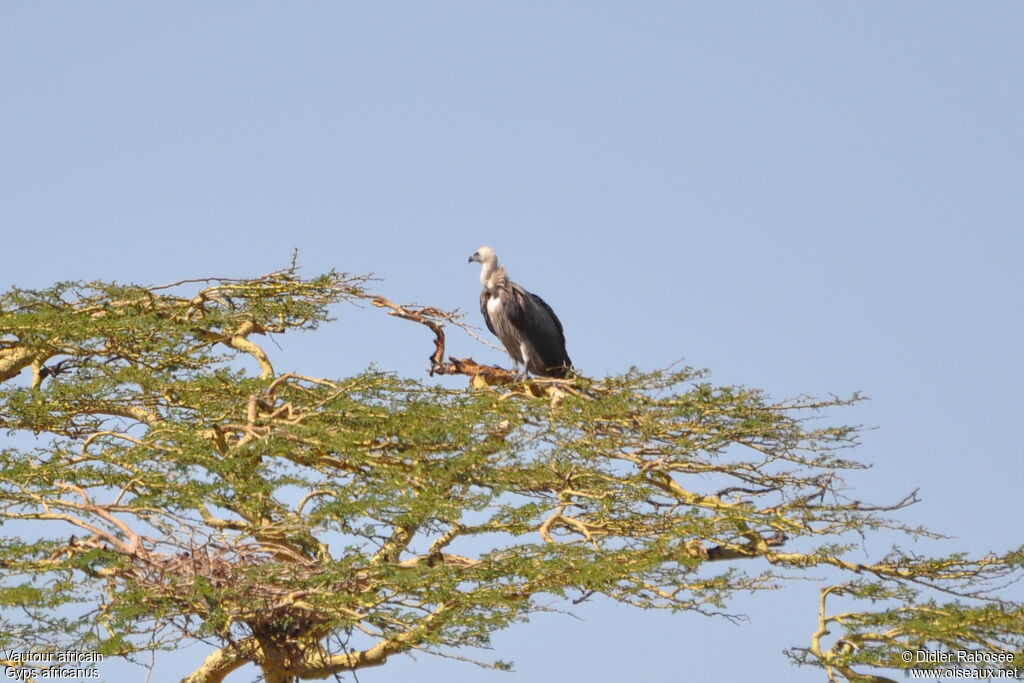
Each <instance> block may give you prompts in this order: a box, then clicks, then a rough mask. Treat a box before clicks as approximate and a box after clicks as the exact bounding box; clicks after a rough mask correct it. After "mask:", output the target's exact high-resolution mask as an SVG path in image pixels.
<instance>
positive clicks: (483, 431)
mask: <svg viewBox="0 0 1024 683" xmlns="http://www.w3.org/2000/svg"><path fill="white" fill-rule="evenodd" d="M365 286H366V280H365V279H363V278H358V277H349V276H345V275H341V274H337V273H329V274H326V275H323V276H320V277H316V278H313V279H302V278H301V277H299V275H298V274H297V273H296V271H295V270H294V269H290V270H287V271H283V272H278V273H274V274H271V275H268V276H264V277H260V278H255V279H246V280H229V279H210V280H193V281H183V282H178V283H174V284H173V285H167V286H164V287H148V288H147V287H140V286H134V285H118V284H111V283H100V282H93V283H61V284H58V285H56V286H54V287H52V288H50V289H47V290H44V291H26V290H20V289H13V290H11V291H9V292H8V293H7V294H5V295H3V297H2V298H0V316H2V318H0V382H3V384H0V426H2V427H3V429H5V430H6V431H7V434H8V435H9V436H12V437H14V439H13V441H9V444H8V446H7V447H6V448H4V449H3V450H2V451H0V523H3V524H5V533H6V534H7V535H5V536H4V537H3V538H2V541H0V542H2V544H3V548H2V559H0V573H2V576H3V578H2V581H0V605H2V607H3V608H4V611H3V623H2V624H0V648H3V649H5V650H14V651H26V650H36V651H53V650H65V649H68V648H74V649H79V650H91V651H96V652H100V653H103V654H106V655H114V656H123V657H129V658H131V657H134V656H137V655H139V654H140V653H143V652H147V651H152V650H160V649H173V648H176V647H179V646H181V645H182V644H185V643H187V642H189V641H193V640H196V639H202V640H205V641H207V642H212V643H214V644H215V645H216V648H215V649H214V651H213V652H212V654H210V655H209V657H208V658H207V659H206V660H205V661H204V662H197V665H196V668H195V670H194V672H193V673H192V674H191V675H190V676H188V677H187V678H186V679H185V681H188V682H189V683H215V682H219V681H223V680H225V678H226V677H227V676H228V675H229V674H231V672H233V671H235V670H237V669H239V668H240V667H242V666H244V665H245V664H247V663H250V662H251V663H255V664H256V665H257V666H258V667H259V668H260V669H261V671H262V673H263V676H264V678H265V680H266V681H268V682H270V683H284V682H287V681H295V680H300V679H302V680H304V679H317V678H324V677H327V676H331V675H334V676H337V675H339V674H341V673H343V672H347V671H352V670H355V669H359V668H361V667H368V666H374V665H379V664H383V663H384V662H385V661H386V660H387V658H388V657H389V656H391V655H393V654H396V653H400V652H403V651H408V650H418V651H426V652H434V653H438V654H442V655H453V654H457V653H459V652H460V651H461V649H463V648H472V647H476V646H486V645H487V643H488V638H489V636H490V634H491V633H493V632H494V631H496V630H498V629H501V628H504V627H506V626H508V625H510V624H512V623H515V622H518V621H523V620H524V619H525V618H526V617H527V616H528V615H529V614H530V613H531V612H533V611H536V610H538V609H541V607H540V605H541V603H542V601H544V602H547V601H550V600H551V598H552V596H554V597H556V598H559V599H563V600H565V601H566V602H576V603H578V602H580V601H582V600H587V599H591V598H594V597H597V596H605V597H606V598H611V599H613V600H617V601H620V602H623V603H627V604H630V605H634V606H637V607H640V608H644V609H672V610H689V611H696V612H700V613H703V614H709V615H711V614H726V613H727V610H728V605H729V603H730V600H731V599H732V597H733V595H734V594H735V593H736V592H737V591H754V590H761V589H769V588H773V587H775V586H776V585H777V584H778V583H780V582H781V581H783V580H784V579H786V578H790V577H801V576H805V575H806V574H807V573H808V572H815V571H818V572H823V571H827V572H829V573H830V574H831V575H837V574H838V575H840V578H839V580H838V581H837V582H835V583H834V585H831V586H829V587H828V588H826V589H824V590H823V591H822V598H821V603H820V605H818V606H814V605H809V606H808V625H809V628H808V631H809V632H811V634H812V635H811V638H810V642H809V643H808V644H807V645H805V646H803V647H796V648H794V649H792V650H790V651H789V654H790V656H791V657H792V658H793V659H794V660H795V661H797V662H798V663H802V664H812V665H816V666H819V667H822V668H823V669H824V670H825V671H826V672H827V674H828V677H829V678H830V679H831V680H850V681H866V680H874V681H882V680H888V679H885V678H882V677H881V676H880V675H878V674H877V671H878V669H879V668H889V669H894V668H900V667H903V666H905V664H904V663H903V661H902V659H901V657H900V655H901V653H902V651H903V650H906V649H911V650H914V649H920V648H930V649H956V648H968V649H970V648H975V649H977V648H981V649H986V650H990V651H1009V652H1013V653H1019V652H1020V649H1021V642H1022V640H1021V636H1022V632H1024V613H1022V610H1021V606H1020V605H1019V604H1016V603H1014V602H1011V601H1008V600H1005V599H1000V598H999V596H998V594H996V593H993V592H991V590H990V588H991V586H992V585H993V582H995V583H1005V582H1006V581H1008V580H1013V579H1014V578H1016V576H1017V575H1018V572H1019V570H1020V567H1021V563H1022V552H1021V551H1019V550H1018V551H1016V552H1011V553H1006V554H1002V555H991V556H986V557H981V558H975V559H970V558H967V557H965V556H963V555H952V556H949V557H944V558H929V557H920V556H916V555H914V554H911V553H908V552H902V551H899V550H894V551H893V552H891V553H890V554H888V555H887V556H885V557H882V558H879V559H878V560H877V561H875V562H873V563H860V562H855V561H852V560H850V559H847V557H848V556H849V554H850V551H851V550H852V549H854V548H855V547H857V546H858V543H857V541H858V539H859V538H862V537H863V536H864V535H866V534H872V533H873V532H877V531H879V530H891V532H896V533H906V534H908V535H915V536H916V535H930V532H928V531H927V530H925V529H922V528H909V527H906V526H903V525H902V524H899V523H896V522H894V521H892V520H891V519H889V518H888V517H887V512H890V511H892V510H895V509H898V508H903V507H906V506H907V505H909V504H911V503H912V502H914V500H915V497H914V495H913V494H911V495H909V496H907V497H906V498H904V499H903V500H901V501H897V502H895V503H893V504H891V505H882V506H872V505H868V504H866V503H863V502H860V501H857V500H854V499H852V498H850V497H848V496H847V495H846V494H845V493H844V487H843V482H842V478H841V475H842V474H843V473H844V472H848V471H851V470H857V469H861V468H863V467H864V465H862V464H861V463H859V462H857V461H855V460H852V459H849V458H848V457H845V453H846V452H847V449H848V448H849V447H851V446H853V445H854V444H855V443H856V439H857V431H856V429H854V428H851V427H845V426H839V427H836V426H815V425H816V423H815V422H812V421H811V418H815V417H816V416H819V414H820V412H821V411H823V410H826V409H833V408H838V407H840V406H844V405H847V404H849V403H851V402H853V401H855V400H857V397H852V398H851V399H848V400H840V399H830V400H823V401H819V400H813V399H808V398H797V399H794V400H787V401H781V402H778V401H773V400H771V399H770V398H769V397H767V396H766V395H765V394H763V393H762V392H759V391H756V390H750V389H744V388H738V387H722V386H714V385H712V384H711V383H709V382H708V381H707V378H706V377H705V376H704V375H703V373H701V372H696V371H693V370H691V369H676V370H666V371H652V372H641V371H637V370H634V371H631V372H628V373H626V374H624V375H622V376H617V377H607V378H604V379H600V380H591V379H586V378H583V377H577V378H574V379H572V380H568V381H554V380H545V381H540V380H534V381H531V382H526V383H524V382H519V381H516V380H515V379H514V377H513V376H512V375H511V374H510V373H508V372H506V371H503V370H501V369H500V368H493V367H488V366H482V365H479V364H476V363H474V362H473V361H472V360H470V359H457V358H448V359H445V357H444V353H445V329H446V326H447V329H451V325H453V324H454V325H459V323H458V321H457V320H456V318H455V316H453V315H452V314H449V313H446V312H443V311H439V310H436V309H432V308H411V307H405V306H399V305H397V304H395V303H392V302H391V301H389V300H387V299H383V298H381V297H377V296H374V295H372V294H371V293H369V292H368V291H367V290H366V289H365ZM189 288H192V289H191V291H188V293H184V294H183V293H182V292H185V291H186V290H188V289H189ZM195 290H198V291H195ZM342 301H350V302H360V301H367V302H370V303H373V304H374V305H376V306H378V307H380V308H382V309H384V310H385V311H387V312H388V313H389V314H391V315H395V316H398V317H401V318H405V319H407V320H410V321H413V322H417V323H422V324H423V325H426V326H427V327H429V328H430V329H431V330H432V331H433V333H434V337H435V339H434V344H435V346H434V352H433V354H432V355H431V371H432V373H448V374H463V375H467V376H468V377H470V378H471V382H470V387H468V388H466V389H450V388H444V387H442V386H437V385H436V384H433V383H428V382H423V381H417V380H411V379H403V378H399V377H396V376H394V375H393V374H390V373H386V372H378V371H374V370H371V371H367V372H364V373H362V374H359V375H357V376H353V377H348V378H344V379H334V378H321V377H311V376H302V375H298V374H294V373H289V372H280V371H279V369H277V368H275V367H274V365H273V364H272V362H271V359H270V357H269V356H268V354H267V353H266V351H265V349H264V348H263V347H262V346H260V345H259V344H257V343H256V342H255V341H254V338H258V337H260V336H269V335H282V334H284V333H289V332H298V331H311V330H314V329H316V328H317V327H318V326H319V324H320V323H323V322H325V321H327V320H328V319H329V318H328V307H329V306H330V305H332V304H335V303H338V302H342ZM331 329H332V332H327V333H328V334H330V333H333V330H334V329H335V328H331ZM409 329H410V330H411V329H412V328H409ZM344 343H345V342H344V335H339V336H338V341H337V344H338V345H339V347H341V346H343V345H344ZM246 358H249V359H251V360H252V361H255V364H253V363H252V362H248V363H245V362H242V361H243V360H244V359H246ZM252 367H255V368H258V372H254V371H252V369H251V368H252ZM26 435H30V436H31V437H32V438H31V440H29V439H28V438H26ZM11 444H16V445H11ZM887 533H888V532H887ZM842 575H847V576H846V578H842ZM841 596H842V597H846V598H860V599H866V600H869V601H871V602H872V603H873V604H872V606H871V609H867V610H865V611H862V612H849V611H848V612H845V613H842V614H832V613H831V612H830V605H831V603H830V602H829V601H830V600H834V599H835V598H837V597H841ZM815 607H817V608H818V610H817V612H818V613H817V627H816V628H815V627H814V625H813V624H814V619H815V616H814V614H815ZM481 663H484V662H481ZM484 664H487V665H490V666H495V667H499V668H501V667H507V666H508V665H507V664H505V663H503V662H500V661H497V662H490V663H484ZM1019 665H1020V655H1019V654H1018V655H1017V661H1016V662H1010V663H1004V664H1003V665H1002V666H1019Z"/></svg>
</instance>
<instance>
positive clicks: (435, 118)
mask: <svg viewBox="0 0 1024 683" xmlns="http://www.w3.org/2000/svg"><path fill="white" fill-rule="evenodd" d="M1021 35H1024V5H1022V4H1021V3H1019V2H1010V1H1004V2H987V3H962V2H940V1H929V2H923V1H918V2H914V1H908V2H901V3H881V2H858V3H822V2H811V1H806V2H779V3H754V2H731V3H694V2H665V3H659V2H648V3H639V4H632V5H627V4H626V3H606V2H588V3H583V2H561V3H535V2H522V3H469V2H459V3H456V2H435V3H411V2H396V3H387V4H384V3H362V4H355V3H329V2H303V3H291V4H288V5H281V4H279V3H267V2H250V3H244V4H243V3H216V4H212V3H203V2H181V3H163V4H160V5H158V4H155V3H129V2H94V3H13V2H11V3H5V4H4V5H3V7H2V8H0V94H2V101H3V104H2V106H0V149H2V156H0V229H2V233H0V234H2V241H0V245H2V253H3V258H2V260H0V281H2V282H0V284H2V285H3V287H5V288H6V287H8V286H10V285H19V286H22V287H42V286H46V285H48V284H50V283H52V282H54V281H56V280H66V279H77V278H83V279H97V278H99V279H115V280H121V281H135V282H140V283H144V284H159V283H163V282H168V281H174V280H178V279H181V278H185V277H196V276H208V275H217V276H245V275H257V274H260V273H264V272H268V271H271V270H275V269H277V268H281V267H284V266H286V265H287V264H288V262H289V259H290V256H291V252H292V250H293V249H295V248H297V249H299V262H300V263H301V265H302V266H303V268H304V270H305V272H306V273H308V274H310V275H312V274H315V273H318V272H321V271H323V270H326V269H330V268H337V269H339V270H344V271H349V272H359V273H362V272H373V273H376V274H377V275H379V276H380V277H382V278H384V280H383V282H381V283H379V287H378V289H379V291H380V292H381V293H383V294H385V295H387V296H389V297H391V298H393V299H395V300H398V301H403V302H418V303H423V304H431V305H437V306H441V307H447V308H461V309H462V310H463V311H466V312H467V315H468V319H469V320H470V321H471V322H473V323H475V324H480V325H481V326H482V323H481V320H480V318H479V313H478V311H477V308H476V307H477V296H478V290H479V284H478V281H477V275H478V267H477V266H476V265H473V266H469V265H467V264H466V259H467V257H468V256H469V255H470V254H471V253H472V252H473V251H474V250H475V249H476V248H477V247H478V246H480V245H482V244H489V245H490V246H492V247H494V248H495V250H496V251H497V252H498V254H499V256H500V257H501V259H502V261H503V263H504V265H506V267H507V268H508V270H509V272H510V274H511V276H512V277H513V278H514V279H516V280H517V281H519V282H520V283H522V284H523V285H525V286H526V287H527V288H529V289H531V290H533V291H535V292H537V293H539V294H541V295H542V296H544V298H545V299H546V300H547V301H548V302H549V303H550V304H551V305H552V306H553V307H554V309H555V310H556V311H557V312H558V315H559V317H560V318H561V319H562V322H563V323H564V326H565V329H566V337H567V341H568V345H569V352H570V354H571V356H572V358H573V360H574V361H575V363H576V365H577V366H578V367H579V368H580V369H581V371H582V372H584V373H585V374H588V375H593V376H601V375H605V374H608V373H616V372H620V371H622V370H625V369H626V368H628V367H630V366H631V365H637V366H640V367H642V368H653V367H662V366H665V365H667V364H669V363H671V362H673V361H676V360H678V359H684V360H685V362H686V363H688V364H691V365H694V366H698V367H707V368H709V369H711V371H712V373H713V379H714V380H716V381H718V382H721V383H738V384H744V385H747V386H753V387H760V388H763V389H765V390H767V391H768V392H770V393H771V394H772V395H774V396H777V397H780V398H781V397H785V396H790V395H794V394H799V393H811V394H818V395H825V394H828V393H830V392H831V393H836V394H840V395H846V394H849V393H851V392H852V391H854V390H863V391H864V392H865V393H866V394H867V395H869V396H870V397H871V398H872V401H871V402H870V403H866V404H861V405H859V406H857V407H855V408H852V409H848V410H846V411H840V412H837V413H835V414H834V415H833V416H832V417H833V419H834V420H835V421H837V422H853V423H858V424H865V425H868V426H872V427H877V428H878V429H875V430H872V431H869V432H867V433H866V434H865V437H864V445H863V447H862V448H860V449H859V451H858V452H857V455H858V457H860V458H861V459H863V460H865V461H869V462H872V463H874V464H875V467H874V468H873V469H872V470H870V471H868V472H865V473H862V474H861V475H859V476H858V477H857V478H856V479H855V480H854V481H853V482H852V483H853V484H854V486H855V490H856V491H857V492H858V493H860V494H861V495H862V496H864V497H866V498H869V499H872V500H875V501H878V502H885V501H889V500H892V499H893V498H895V497H899V496H901V495H902V494H903V493H906V492H907V491H909V490H911V489H913V488H916V487H919V486H920V487H921V495H922V497H923V499H924V501H923V502H922V503H921V504H920V505H918V506H916V507H915V508H913V509H912V510H910V511H908V512H906V513H904V515H903V518H904V519H906V520H907V521H913V522H923V523H926V524H928V525H929V526H931V527H933V528H934V529H936V530H939V531H943V532H946V533H949V534H950V535H952V536H954V537H956V538H955V540H953V541H951V542H950V543H949V544H948V546H946V548H947V550H948V551H953V550H959V549H964V550H969V551H972V552H975V553H981V552H984V551H987V550H1000V549H1005V548H1009V547H1013V546H1016V545H1019V544H1020V543H1021V536H1020V521H1019V520H1020V506H1019V504H1016V503H1017V501H1016V497H1017V496H1019V482H1020V480H1021V476H1022V474H1024V472H1022V470H1024V465H1022V457H1021V456H1022V455H1024V453H1022V446H1021V442H1020V437H1019V425H1020V424H1021V419H1020V416H1019V411H1020V405H1021V401H1020V388H1021V387H1022V386H1024V363H1022V361H1021V357H1020V349H1021V347H1022V341H1024V340H1022V337H1024V334H1022V322H1021V293H1022V291H1024V269H1022V268H1021V266H1020V263H1021V260H1022V256H1024V253H1022V252H1024V248H1022V247H1024V237H1022V235H1024V124H1022V120H1024V119H1022V116H1021V112H1022V109H1024V93H1022V90H1024V88H1022V79H1021V75H1020V69H1021V64H1024V46H1022V43H1021ZM338 317H339V320H338V322H336V323H333V324H331V325H329V326H326V327H324V328H322V329H321V330H320V331H319V332H318V333H316V334H315V335H312V336H307V337H306V338H302V337H299V338H294V339H289V338H287V337H285V338H284V339H282V340H280V343H281V344H282V347H283V350H276V349H273V353H274V357H275V359H276V360H277V365H278V368H279V369H295V370H300V371H306V372H315V373H318V374H321V375H326V376H345V375H347V374H351V373H355V372H358V371H359V370H361V369H363V368H365V367H366V366H367V365H369V364H371V363H375V364H377V365H378V366H379V367H381V368H385V369H391V370H395V371H397V372H399V373H402V374H405V375H409V376H414V377H421V378H422V377H424V374H423V370H424V368H425V365H426V360H425V358H426V355H427V354H428V353H429V352H430V343H429V335H428V334H427V333H426V332H425V331H424V330H421V329H419V328H418V327H415V326H412V325H409V324H408V323H403V322H401V321H396V320H393V319H389V318H386V317H385V316H383V315H381V314H380V313H379V312H377V311H370V310H356V309H345V308H340V309H339V310H338ZM451 344H452V346H451V347H450V351H451V352H453V353H456V354H457V355H472V356H474V357H476V358H477V359H478V360H482V361H492V362H502V363H504V362H505V360H506V359H505V358H504V357H503V355H502V354H500V353H498V352H497V351H493V350H490V349H488V348H486V347H481V346H479V345H476V344H475V343H474V342H472V341H471V340H469V339H468V338H466V337H463V336H453V340H452V342H451ZM886 547H887V546H886V545H885V544H884V543H882V542H875V543H872V542H871V541H869V542H868V544H867V554H866V557H868V558H869V559H870V558H871V557H872V556H874V557H877V556H878V555H879V554H881V553H883V552H884V551H885V550H886ZM816 591H817V587H816V586H814V585H810V584H809V585H807V586H793V587H791V588H788V589H786V590H785V591H782V592H781V593H778V594H775V595H771V596H759V597H754V598H741V599H740V600H738V601H737V602H736V603H735V604H734V605H733V608H734V610H736V611H744V612H746V613H748V614H749V615H750V617H751V622H750V623H749V624H744V625H740V626H734V625H731V624H728V623H726V622H722V621H715V620H709V619H706V618H704V617H700V616H697V615H689V614H680V615H667V614H646V613H641V612H638V611H635V610H627V609H624V608H621V607H617V606H614V605H611V604H601V605H593V606H588V607H586V608H584V609H583V610H582V611H581V612H580V614H581V616H582V617H584V619H585V621H582V622H579V621H575V620H573V619H571V618H569V617H554V616H543V617H539V618H537V619H535V620H534V622H533V623H532V624H529V625H526V626H520V627H517V628H514V629H511V630H509V631H507V632H503V633H501V634H499V635H498V636H497V638H496V639H495V645H496V648H497V651H496V653H495V655H496V656H499V657H501V658H503V659H512V660H514V661H515V662H516V665H517V673H515V674H511V675H509V674H499V673H488V672H483V671H479V670H477V669H475V668H473V667H471V666H469V665H465V664H459V663H456V662H451V661H444V660H435V659H432V658H429V657H419V658H418V661H417V662H412V661H411V660H409V659H408V658H397V659H396V660H393V661H392V662H391V663H389V664H388V665H386V666H385V667H383V668H380V669H376V670H367V671H364V672H361V673H360V674H359V679H360V681H363V683H383V682H385V681H390V680H400V679H405V678H407V677H411V676H414V675H415V676H416V677H417V678H418V679H419V680H424V681H433V680H437V681H441V680H444V681H452V680H455V681H491V680H494V681H509V682H511V681H526V680H530V681H556V680H574V679H584V678H589V679H591V680H596V681H606V680H607V681H611V680H620V679H621V678H622V677H624V676H641V677H642V679H643V680H659V679H667V680H679V679H682V678H684V677H685V678H692V679H694V680H700V679H708V680H737V681H739V680H758V681H762V682H766V681H805V680H806V681H811V680H815V681H816V680H820V679H821V676H820V674H818V673H817V672H814V671H810V670H798V669H794V668H792V667H791V666H790V665H789V664H788V663H787V662H786V661H785V659H784V658H783V657H782V656H781V654H780V651H781V650H782V649H783V648H784V647H788V646H793V645H803V644H805V643H806V642H807V639H808V637H809V634H810V633H811V631H812V630H813V629H814V616H815V609H816V604H815V595H816ZM1018 592H1019V591H1018ZM202 656H203V648H202V647H200V648H193V649H192V650H189V651H187V652H186V653H184V654H182V655H180V656H175V657H173V658H164V661H165V664H162V665H161V668H159V669H158V677H157V679H156V680H158V681H159V680H176V679H177V678H178V677H180V675H182V674H183V673H184V672H186V671H187V670H188V669H189V668H191V667H192V666H193V665H194V664H196V663H198V661H199V660H200V658H201V657H202ZM189 658H192V659H189ZM114 671H115V670H114V669H111V673H110V674H109V675H111V676H115V675H117V674H115V673H114ZM118 671H119V670H118Z"/></svg>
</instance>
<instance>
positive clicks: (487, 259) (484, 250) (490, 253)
mask: <svg viewBox="0 0 1024 683" xmlns="http://www.w3.org/2000/svg"><path fill="white" fill-rule="evenodd" d="M497 260H498V257H497V256H495V255H494V250H493V249H491V248H490V247H480V248H479V249H477V250H476V251H474V252H473V255H472V256H470V257H469V263H473V262H474V261H476V262H477V263H482V264H484V265H487V264H488V263H494V262H495V261H497Z"/></svg>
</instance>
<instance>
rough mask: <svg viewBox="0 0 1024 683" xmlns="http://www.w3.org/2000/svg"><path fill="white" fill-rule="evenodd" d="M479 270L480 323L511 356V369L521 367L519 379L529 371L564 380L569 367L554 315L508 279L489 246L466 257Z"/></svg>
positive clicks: (543, 304)
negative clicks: (522, 369)
mask: <svg viewBox="0 0 1024 683" xmlns="http://www.w3.org/2000/svg"><path fill="white" fill-rule="evenodd" d="M474 261H476V262H477V263H479V264H480V265H481V266H482V267H481V269H480V284H481V285H483V287H484V289H483V291H482V292H481V293H480V312H481V313H483V314H484V322H486V323H487V329H489V330H490V331H491V332H492V333H493V334H494V335H495V336H496V337H497V338H498V339H500V340H501V343H502V344H504V345H505V350H506V351H508V355H510V356H512V361H513V363H514V364H515V369H516V371H517V372H518V371H519V366H520V365H523V366H525V371H524V372H523V373H522V376H524V377H525V376H526V374H527V373H530V372H532V373H533V374H535V375H539V376H541V377H565V376H566V375H567V373H568V371H569V368H571V367H572V361H571V360H569V354H568V353H566V351H565V334H564V333H563V332H562V323H561V322H560V321H559V320H558V316H557V315H555V312H554V311H552V310H551V307H550V306H548V305H547V303H545V301H544V299H541V298H540V297H539V296H537V295H536V294H531V293H530V292H527V291H526V290H525V289H523V288H522V287H520V286H519V285H517V284H516V283H514V282H512V281H511V280H509V279H508V275H507V274H506V273H505V269H504V268H502V267H501V266H499V265H498V257H497V255H496V254H495V253H494V250H493V249H491V248H490V247H480V248H479V249H477V250H476V252H475V253H474V254H473V255H472V256H470V257H469V262H470V263H473V262H474Z"/></svg>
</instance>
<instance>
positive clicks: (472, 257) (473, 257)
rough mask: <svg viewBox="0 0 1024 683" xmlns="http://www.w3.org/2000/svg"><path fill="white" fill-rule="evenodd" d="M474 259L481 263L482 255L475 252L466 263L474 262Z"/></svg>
mask: <svg viewBox="0 0 1024 683" xmlns="http://www.w3.org/2000/svg"><path fill="white" fill-rule="evenodd" d="M473 261H476V262H477V263H479V262H480V257H479V256H477V255H476V254H473V255H472V256H470V257H469V260H468V261H466V263H472V262H473Z"/></svg>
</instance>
